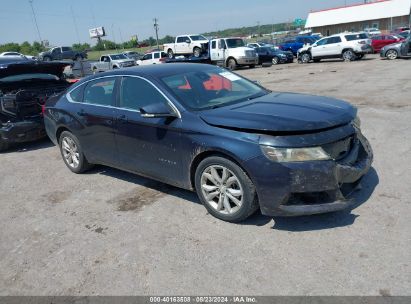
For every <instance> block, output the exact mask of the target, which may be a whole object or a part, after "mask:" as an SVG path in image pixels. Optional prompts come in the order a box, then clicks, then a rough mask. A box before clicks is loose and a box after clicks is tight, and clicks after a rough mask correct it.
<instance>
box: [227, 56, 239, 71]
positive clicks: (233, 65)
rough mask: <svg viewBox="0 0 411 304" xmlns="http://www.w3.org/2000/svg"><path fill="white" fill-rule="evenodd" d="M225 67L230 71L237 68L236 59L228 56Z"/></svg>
mask: <svg viewBox="0 0 411 304" xmlns="http://www.w3.org/2000/svg"><path fill="white" fill-rule="evenodd" d="M227 68H228V69H229V70H231V71H234V70H236V69H237V61H235V59H234V58H230V59H229V60H228V61H227Z"/></svg>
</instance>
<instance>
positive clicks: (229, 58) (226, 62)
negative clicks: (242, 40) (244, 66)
mask: <svg viewBox="0 0 411 304" xmlns="http://www.w3.org/2000/svg"><path fill="white" fill-rule="evenodd" d="M231 59H234V61H235V63H236V64H238V62H237V59H235V57H233V56H230V57H228V58H227V59H226V61H225V64H226V65H228V62H229V61H230V60H231Z"/></svg>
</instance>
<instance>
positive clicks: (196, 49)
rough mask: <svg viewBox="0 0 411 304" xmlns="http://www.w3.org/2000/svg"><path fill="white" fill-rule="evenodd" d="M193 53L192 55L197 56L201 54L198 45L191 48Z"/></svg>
mask: <svg viewBox="0 0 411 304" xmlns="http://www.w3.org/2000/svg"><path fill="white" fill-rule="evenodd" d="M193 55H194V57H196V58H199V57H200V56H201V49H200V48H199V47H195V48H194V49H193Z"/></svg>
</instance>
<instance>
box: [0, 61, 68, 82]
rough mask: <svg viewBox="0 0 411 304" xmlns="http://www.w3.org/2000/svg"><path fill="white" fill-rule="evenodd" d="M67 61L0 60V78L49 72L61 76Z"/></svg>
mask: <svg viewBox="0 0 411 304" xmlns="http://www.w3.org/2000/svg"><path fill="white" fill-rule="evenodd" d="M68 65H70V63H67V62H39V61H33V60H28V59H27V60H22V61H12V60H11V61H9V62H0V79H1V78H4V77H8V76H14V75H20V74H36V73H40V74H51V75H56V76H57V77H59V78H61V77H62V76H63V71H64V68H65V67H66V66H68Z"/></svg>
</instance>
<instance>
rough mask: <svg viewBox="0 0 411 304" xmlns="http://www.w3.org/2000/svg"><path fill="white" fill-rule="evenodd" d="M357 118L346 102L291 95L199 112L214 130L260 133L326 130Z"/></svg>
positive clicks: (270, 95)
mask: <svg viewBox="0 0 411 304" xmlns="http://www.w3.org/2000/svg"><path fill="white" fill-rule="evenodd" d="M356 115H357V109H356V108H355V107H353V106H352V105H350V104H349V103H347V102H344V101H341V100H337V99H333V98H328V97H321V96H312V95H302V94H293V93H271V94H268V95H265V96H263V97H259V98H257V99H254V100H251V101H247V102H243V103H240V104H236V105H232V106H226V107H221V108H217V109H212V110H206V111H202V112H201V113H200V117H201V118H202V119H203V120H204V121H205V122H206V123H207V124H210V125H213V126H216V127H223V128H229V129H235V130H245V131H255V132H262V133H275V132H302V133H304V132H313V131H320V130H326V129H330V128H333V127H337V126H341V125H344V124H348V123H349V122H351V121H352V120H354V118H355V117H356Z"/></svg>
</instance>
